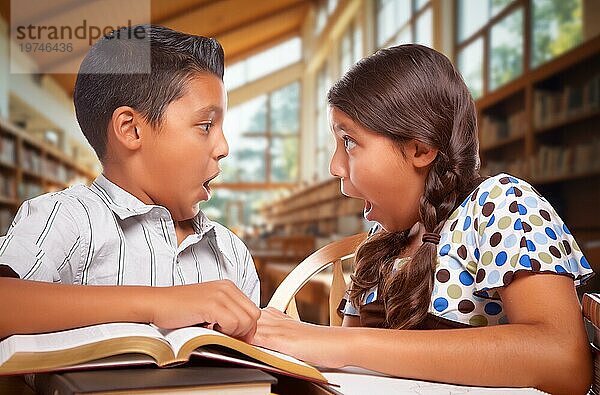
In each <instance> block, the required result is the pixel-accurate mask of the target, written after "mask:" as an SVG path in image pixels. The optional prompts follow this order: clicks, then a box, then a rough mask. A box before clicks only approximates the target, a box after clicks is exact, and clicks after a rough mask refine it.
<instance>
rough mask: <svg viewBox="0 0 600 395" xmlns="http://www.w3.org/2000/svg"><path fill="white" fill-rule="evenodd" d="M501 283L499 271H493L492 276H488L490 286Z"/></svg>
mask: <svg viewBox="0 0 600 395" xmlns="http://www.w3.org/2000/svg"><path fill="white" fill-rule="evenodd" d="M498 281H500V272H499V271H498V270H492V271H491V272H490V274H488V278H487V282H488V284H490V285H494V284H496V283H497V282H498Z"/></svg>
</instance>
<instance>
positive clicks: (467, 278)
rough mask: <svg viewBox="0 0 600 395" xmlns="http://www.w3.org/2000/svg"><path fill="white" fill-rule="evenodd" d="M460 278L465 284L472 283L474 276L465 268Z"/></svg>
mask: <svg viewBox="0 0 600 395" xmlns="http://www.w3.org/2000/svg"><path fill="white" fill-rule="evenodd" d="M458 279H459V280H460V282H461V284H463V285H472V284H473V281H474V280H473V276H472V275H471V273H469V272H468V271H466V270H463V271H462V272H461V273H460V274H459V276H458Z"/></svg>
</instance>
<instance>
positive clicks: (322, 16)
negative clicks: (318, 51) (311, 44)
mask: <svg viewBox="0 0 600 395" xmlns="http://www.w3.org/2000/svg"><path fill="white" fill-rule="evenodd" d="M337 5H338V0H321V1H320V2H319V3H318V6H317V17H316V22H315V36H318V35H319V34H320V33H321V32H322V31H323V29H324V28H325V25H327V19H328V18H329V16H330V15H331V14H333V12H334V11H335V9H336V8H337Z"/></svg>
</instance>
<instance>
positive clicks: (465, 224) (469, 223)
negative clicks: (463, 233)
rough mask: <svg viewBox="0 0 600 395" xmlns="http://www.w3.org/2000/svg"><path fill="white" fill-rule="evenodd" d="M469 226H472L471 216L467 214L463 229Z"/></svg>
mask: <svg viewBox="0 0 600 395" xmlns="http://www.w3.org/2000/svg"><path fill="white" fill-rule="evenodd" d="M469 226H471V217H469V216H468V215H467V218H465V222H464V223H463V230H467V229H469Z"/></svg>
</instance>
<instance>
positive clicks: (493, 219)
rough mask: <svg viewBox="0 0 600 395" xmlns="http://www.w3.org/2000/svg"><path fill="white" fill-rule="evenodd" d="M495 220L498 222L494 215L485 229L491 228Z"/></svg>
mask: <svg viewBox="0 0 600 395" xmlns="http://www.w3.org/2000/svg"><path fill="white" fill-rule="evenodd" d="M495 220H496V216H495V215H494V214H492V216H491V217H490V220H489V221H488V223H487V225H485V227H486V228H489V227H490V226H492V224H493V223H494V221H495Z"/></svg>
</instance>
